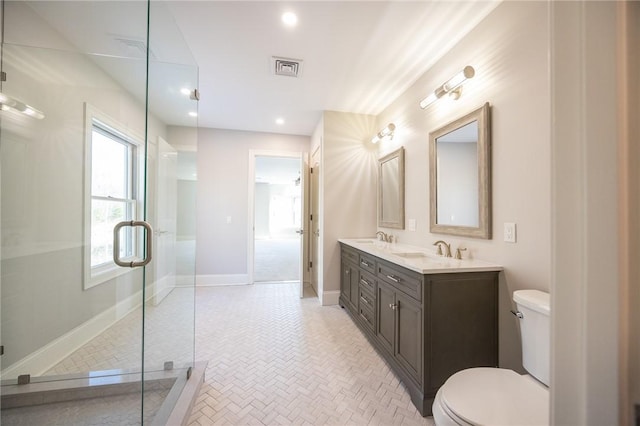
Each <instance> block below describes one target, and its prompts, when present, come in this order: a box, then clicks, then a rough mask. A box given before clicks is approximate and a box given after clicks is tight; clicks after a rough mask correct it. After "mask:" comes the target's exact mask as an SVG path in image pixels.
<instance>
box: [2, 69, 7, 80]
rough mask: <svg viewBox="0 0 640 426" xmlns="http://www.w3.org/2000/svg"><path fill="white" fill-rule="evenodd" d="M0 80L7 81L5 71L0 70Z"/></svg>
mask: <svg viewBox="0 0 640 426" xmlns="http://www.w3.org/2000/svg"><path fill="white" fill-rule="evenodd" d="M0 81H7V73H6V72H4V71H2V72H0Z"/></svg>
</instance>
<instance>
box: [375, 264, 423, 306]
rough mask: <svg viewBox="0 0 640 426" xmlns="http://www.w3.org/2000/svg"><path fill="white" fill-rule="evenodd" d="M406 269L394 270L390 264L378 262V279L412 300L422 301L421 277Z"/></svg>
mask: <svg viewBox="0 0 640 426" xmlns="http://www.w3.org/2000/svg"><path fill="white" fill-rule="evenodd" d="M411 272H412V271H409V270H406V269H399V268H394V267H392V266H391V264H390V263H387V262H381V261H378V278H379V279H382V280H384V281H385V282H387V283H389V284H391V285H392V286H394V287H395V288H397V289H398V290H401V291H403V292H404V293H406V294H407V295H409V296H411V297H413V298H414V299H416V300H418V301H421V300H422V275H420V274H418V273H416V274H412V273H411Z"/></svg>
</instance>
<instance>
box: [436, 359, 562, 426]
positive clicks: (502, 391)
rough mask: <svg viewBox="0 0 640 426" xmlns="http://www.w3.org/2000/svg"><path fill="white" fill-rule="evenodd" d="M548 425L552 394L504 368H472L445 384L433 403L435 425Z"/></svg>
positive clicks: (541, 386) (532, 381)
mask: <svg viewBox="0 0 640 426" xmlns="http://www.w3.org/2000/svg"><path fill="white" fill-rule="evenodd" d="M442 416H444V417H445V418H446V421H445V422H442V421H441V422H440V423H444V424H457V425H520V426H526V425H536V426H537V425H548V424H549V391H548V389H547V388H546V387H545V386H544V385H542V384H541V383H539V382H537V381H536V380H535V379H533V378H532V377H530V376H521V375H519V374H518V373H516V372H515V371H513V370H507V369H503V368H484V367H481V368H470V369H468V370H463V371H459V372H458V373H456V374H454V375H453V376H451V377H449V379H448V380H447V381H446V382H445V384H444V385H442V387H440V390H439V391H438V394H437V395H436V399H435V401H434V419H435V420H436V424H440V423H439V422H438V420H439V418H442Z"/></svg>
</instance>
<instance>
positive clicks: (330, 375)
mask: <svg viewBox="0 0 640 426" xmlns="http://www.w3.org/2000/svg"><path fill="white" fill-rule="evenodd" d="M193 291H194V290H193V289H184V288H177V289H175V290H174V291H173V292H171V294H169V296H167V298H166V299H165V300H164V301H163V302H162V303H161V304H160V305H158V306H157V307H154V306H147V308H146V309H147V317H146V321H145V330H146V333H145V347H146V348H147V350H146V351H145V365H147V366H153V365H158V366H159V365H162V364H161V363H162V362H163V361H165V360H174V362H177V363H180V362H181V361H187V360H189V358H190V356H189V354H190V353H191V351H192V350H193V349H192V348H193V344H194V342H193V335H191V337H190V333H188V330H185V329H184V328H185V327H184V324H187V325H188V324H191V321H193V312H192V309H191V308H190V307H189V304H190V303H192V300H193ZM195 291H196V318H195V320H196V335H195V351H196V352H195V353H196V360H197V361H208V367H207V371H206V376H205V383H204V384H203V385H202V388H201V391H200V394H199V396H198V397H197V400H196V402H195V404H194V407H193V411H192V414H191V417H190V419H189V421H188V424H189V425H190V426H200V425H288V424H295V425H368V424H371V425H433V424H434V423H433V419H432V418H430V417H429V418H423V417H421V416H420V414H419V413H418V411H417V410H416V408H415V407H414V406H413V404H412V403H411V400H410V397H409V394H408V392H407V391H406V389H405V387H404V386H403V385H402V383H400V382H399V381H398V379H397V378H396V376H395V375H394V374H393V372H392V371H391V370H390V369H389V367H388V366H387V364H386V363H385V361H384V360H383V359H382V358H381V357H380V356H379V355H378V354H377V352H376V351H375V350H374V349H373V347H372V346H371V345H370V344H369V342H368V341H367V339H366V338H365V337H364V335H363V334H362V333H361V332H360V331H359V330H358V328H357V327H356V326H355V324H354V323H353V321H352V320H351V319H350V318H349V316H348V315H347V314H346V312H345V311H344V310H343V309H341V308H340V307H339V306H324V307H323V306H320V304H319V302H318V299H317V297H316V296H315V294H313V290H311V289H306V290H305V297H304V298H300V295H299V283H269V284H260V285H250V286H224V287H199V288H197V289H196V290H195ZM140 311H141V310H140V309H138V310H136V311H134V312H132V313H131V314H129V315H128V316H126V317H125V318H124V319H122V320H121V321H119V322H118V323H116V324H115V325H114V326H113V327H111V328H110V329H108V330H106V331H105V332H104V333H102V334H101V335H100V336H98V337H97V338H95V339H93V340H92V341H91V342H89V343H88V344H86V345H85V346H83V347H82V348H80V349H79V350H77V351H75V352H74V353H73V354H71V355H70V356H69V357H68V358H66V359H65V360H63V361H62V362H60V363H59V364H57V365H56V366H54V367H53V368H52V369H51V370H50V371H49V372H48V373H49V374H66V373H73V372H78V371H87V370H107V369H113V368H119V369H123V368H136V366H139V364H140V357H141V355H140V354H141V347H140V333H141V328H140V322H141V312H140ZM181 324H182V325H181ZM147 397H148V399H147V398H146V399H145V405H146V404H149V405H151V404H152V401H153V400H155V399H156V398H155V396H154V395H151V394H148V395H147ZM125 399H126V398H125ZM159 400H160V398H158V401H159ZM131 401H134V402H135V403H134V405H135V407H134V408H133V410H132V413H133V414H132V416H133V417H130V416H128V415H127V414H126V413H124V412H122V413H120V412H119V414H117V415H114V411H115V410H113V408H112V407H115V406H117V407H118V410H119V409H120V408H122V407H124V406H126V404H124V402H126V401H122V402H121V401H118V400H117V398H116V399H110V398H105V399H104V401H102V402H103V403H104V405H103V406H100V405H99V404H98V405H93V407H94V408H93V409H94V412H93V417H91V415H90V411H91V410H90V408H89V407H90V405H87V404H75V403H74V404H73V407H72V406H69V407H66V406H61V411H59V412H60V413H62V415H63V418H62V419H63V421H60V422H58V420H56V419H55V418H53V417H51V416H50V415H48V414H45V413H40V412H38V410H35V412H34V413H33V416H35V417H30V418H29V419H32V421H29V422H27V423H15V424H30V425H33V426H35V425H39V424H47V425H48V424H95V425H104V424H118V425H125V424H139V415H140V414H139V398H129V401H128V402H131ZM136 407H137V410H136ZM83 409H84V411H85V412H86V413H88V414H87V415H86V416H85V417H68V416H71V415H72V414H73V413H74V412H75V411H82V410H83ZM105 409H106V410H107V411H106V412H107V413H110V414H111V416H103V414H101V413H104V412H105V411H104V410H105ZM119 411H120V410H119ZM145 411H146V410H145ZM86 413H85V414H86ZM7 414H9V413H7ZM74 415H75V414H74ZM79 415H84V414H82V413H80V414H79ZM38 416H46V417H38ZM73 419H78V420H77V421H76V420H73ZM24 420H25V421H26V420H27V417H25V418H24ZM39 420H42V421H43V423H40V421H39ZM65 420H66V421H65ZM4 421H5V418H4V413H3V419H2V422H3V423H4ZM7 424H9V423H7Z"/></svg>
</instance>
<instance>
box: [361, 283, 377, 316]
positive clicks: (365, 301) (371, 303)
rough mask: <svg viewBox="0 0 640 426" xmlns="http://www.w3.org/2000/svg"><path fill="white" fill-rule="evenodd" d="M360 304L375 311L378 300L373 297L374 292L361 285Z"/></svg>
mask: <svg viewBox="0 0 640 426" xmlns="http://www.w3.org/2000/svg"><path fill="white" fill-rule="evenodd" d="M358 306H360V307H361V308H362V307H365V308H367V309H369V310H371V312H373V310H374V309H375V308H376V300H375V299H374V297H373V293H369V292H368V291H367V290H365V289H364V288H362V287H360V300H359V305H358Z"/></svg>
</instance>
